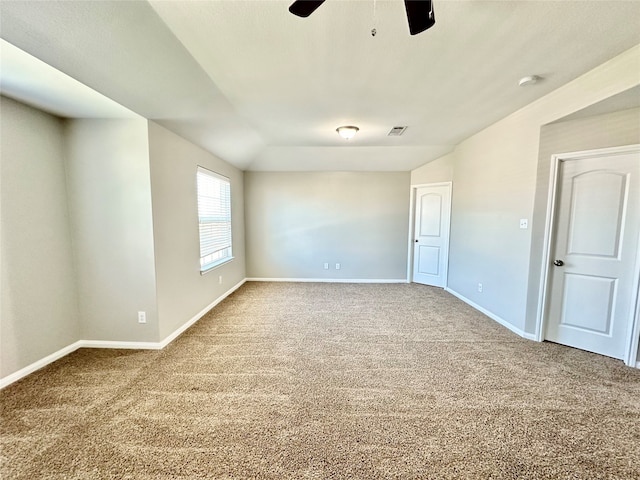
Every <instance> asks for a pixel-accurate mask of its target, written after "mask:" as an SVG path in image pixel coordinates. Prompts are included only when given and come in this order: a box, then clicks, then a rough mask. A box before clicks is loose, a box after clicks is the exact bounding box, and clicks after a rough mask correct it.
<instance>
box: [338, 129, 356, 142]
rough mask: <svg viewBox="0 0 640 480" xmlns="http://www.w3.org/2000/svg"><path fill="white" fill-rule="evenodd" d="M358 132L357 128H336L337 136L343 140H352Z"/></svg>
mask: <svg viewBox="0 0 640 480" xmlns="http://www.w3.org/2000/svg"><path fill="white" fill-rule="evenodd" d="M358 130H360V129H359V128H358V127H354V126H353V125H346V126H344V127H338V128H336V132H338V135H340V136H341V137H342V138H344V139H345V140H349V139H350V138H353V137H354V135H355V134H356V133H358Z"/></svg>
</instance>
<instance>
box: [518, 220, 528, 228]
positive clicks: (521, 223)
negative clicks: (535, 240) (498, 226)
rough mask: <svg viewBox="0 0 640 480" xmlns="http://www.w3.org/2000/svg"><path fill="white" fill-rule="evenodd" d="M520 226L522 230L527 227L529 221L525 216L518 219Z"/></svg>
mask: <svg viewBox="0 0 640 480" xmlns="http://www.w3.org/2000/svg"><path fill="white" fill-rule="evenodd" d="M520 228H521V229H523V230H526V229H527V228H529V221H528V220H527V219H526V218H521V219H520Z"/></svg>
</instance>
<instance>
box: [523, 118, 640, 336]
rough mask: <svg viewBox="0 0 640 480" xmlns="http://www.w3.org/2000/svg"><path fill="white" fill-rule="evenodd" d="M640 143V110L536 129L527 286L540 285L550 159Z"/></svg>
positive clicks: (530, 314)
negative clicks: (536, 147)
mask: <svg viewBox="0 0 640 480" xmlns="http://www.w3.org/2000/svg"><path fill="white" fill-rule="evenodd" d="M637 143H640V109H638V108H633V109H629V110H624V111H620V112H614V113H609V114H606V115H598V116H593V117H587V118H581V119H578V120H572V121H568V122H559V123H553V124H549V125H545V126H543V127H542V128H541V129H540V150H539V152H540V153H539V159H538V171H537V181H536V192H535V206H534V215H533V225H532V232H531V233H532V241H531V265H532V268H531V270H530V271H529V284H530V285H532V286H536V285H538V284H539V283H540V275H541V265H542V255H543V243H544V230H545V222H546V211H547V198H548V194H549V175H550V168H551V156H552V155H553V154H558V153H567V152H576V151H580V150H594V149H598V148H606V147H616V146H621V145H632V144H637ZM538 293H539V289H532V290H531V294H530V295H529V298H528V300H527V325H526V329H527V331H529V332H533V331H535V324H536V315H537V305H538Z"/></svg>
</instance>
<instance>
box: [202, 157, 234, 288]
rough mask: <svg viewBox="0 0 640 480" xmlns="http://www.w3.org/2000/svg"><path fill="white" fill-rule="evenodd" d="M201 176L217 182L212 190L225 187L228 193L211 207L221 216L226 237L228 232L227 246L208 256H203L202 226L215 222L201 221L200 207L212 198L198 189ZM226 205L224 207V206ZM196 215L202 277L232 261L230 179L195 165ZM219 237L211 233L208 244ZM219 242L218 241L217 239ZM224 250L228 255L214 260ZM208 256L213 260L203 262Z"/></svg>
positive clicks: (204, 216)
mask: <svg viewBox="0 0 640 480" xmlns="http://www.w3.org/2000/svg"><path fill="white" fill-rule="evenodd" d="M201 175H202V176H204V177H208V178H209V179H212V180H214V181H215V182H218V184H217V185H216V184H213V187H214V188H221V187H222V188H225V186H226V193H228V195H226V196H224V198H223V197H221V198H219V199H218V200H219V204H218V205H216V206H215V207H213V208H214V209H216V208H217V209H219V210H220V213H219V215H221V218H223V220H221V221H219V222H222V223H223V225H224V229H225V230H226V232H225V233H224V234H223V236H224V235H227V232H228V246H224V247H222V248H219V249H217V250H213V251H211V252H209V253H208V254H205V255H203V238H204V239H205V240H206V237H203V231H202V226H203V225H207V224H213V223H216V222H211V221H209V222H207V221H203V218H206V215H205V214H204V213H205V212H202V208H201V207H202V205H203V203H204V202H205V201H206V200H205V199H207V198H209V199H210V198H212V197H211V196H209V197H208V196H207V195H205V194H204V193H203V192H201V188H200V182H201ZM225 203H226V205H225ZM196 213H197V220H198V247H199V269H200V275H204V274H206V273H208V272H210V271H212V270H214V269H215V268H216V267H219V266H220V265H224V264H225V263H228V262H230V261H231V260H233V259H234V256H233V214H232V208H231V179H230V178H228V177H225V176H224V175H221V174H219V173H217V172H214V171H213V170H210V169H209V168H207V167H203V166H202V165H197V168H196ZM211 215H212V212H209V216H211ZM216 235H219V234H217V233H213V234H212V235H211V237H210V238H209V242H215V241H216V238H215V236H216ZM218 240H219V239H218ZM225 250H228V253H223V254H222V255H224V256H220V257H218V258H215V255H216V254H218V253H220V252H223V251H225ZM209 256H214V259H212V260H210V261H208V262H207V261H205V260H204V259H206V258H207V257H209Z"/></svg>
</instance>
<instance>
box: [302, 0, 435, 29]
mask: <svg viewBox="0 0 640 480" xmlns="http://www.w3.org/2000/svg"><path fill="white" fill-rule="evenodd" d="M324 2H325V0H296V1H295V2H293V3H292V4H291V6H290V7H289V11H290V12H291V13H293V14H294V15H297V16H298V17H308V16H309V15H311V14H312V13H313V12H315V11H316V9H317V8H318V7H319V6H320V5H322V4H323V3H324ZM404 7H405V9H406V10H407V20H408V21H409V33H411V35H416V34H418V33H421V32H424V31H425V30H427V29H428V28H431V27H433V25H434V24H435V23H436V18H435V16H434V14H433V2H432V0H404Z"/></svg>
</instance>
